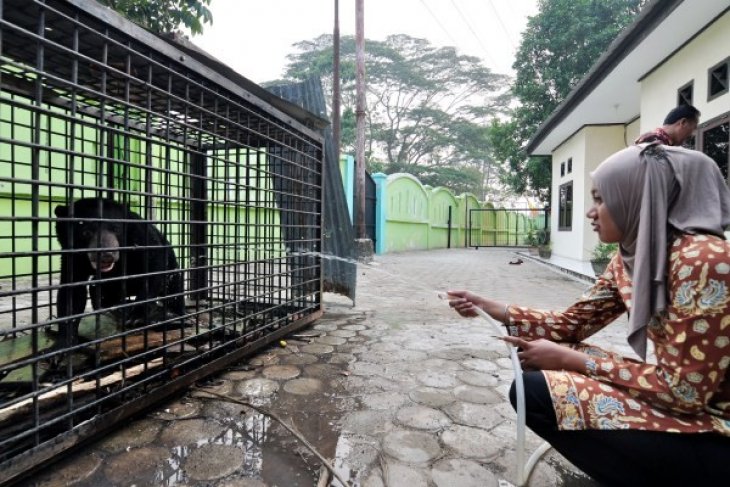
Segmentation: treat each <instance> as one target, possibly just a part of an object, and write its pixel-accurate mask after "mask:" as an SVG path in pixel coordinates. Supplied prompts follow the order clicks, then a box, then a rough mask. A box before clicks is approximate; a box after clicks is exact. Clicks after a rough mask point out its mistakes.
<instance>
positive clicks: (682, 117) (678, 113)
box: [662, 105, 700, 145]
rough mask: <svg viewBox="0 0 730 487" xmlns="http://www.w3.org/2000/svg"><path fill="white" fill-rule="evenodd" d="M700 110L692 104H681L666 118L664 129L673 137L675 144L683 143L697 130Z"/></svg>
mask: <svg viewBox="0 0 730 487" xmlns="http://www.w3.org/2000/svg"><path fill="white" fill-rule="evenodd" d="M699 122H700V111H699V110H697V109H696V108H695V107H693V106H692V105H679V106H678V107H676V108H674V109H673V110H672V111H671V112H669V113H668V114H667V116H666V118H665V119H664V126H663V127H662V128H663V129H664V131H665V132H666V133H667V134H669V136H670V137H672V140H673V141H674V144H675V145H682V144H683V143H684V142H685V141H686V140H687V139H689V138H690V137H691V136H692V133H693V132H694V131H695V130H697V124H698V123H699Z"/></svg>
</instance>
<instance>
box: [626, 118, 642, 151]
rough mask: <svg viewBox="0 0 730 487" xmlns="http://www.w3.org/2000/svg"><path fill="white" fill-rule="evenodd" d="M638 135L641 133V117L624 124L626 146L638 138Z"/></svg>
mask: <svg viewBox="0 0 730 487" xmlns="http://www.w3.org/2000/svg"><path fill="white" fill-rule="evenodd" d="M639 135H641V118H637V119H636V120H634V121H633V122H630V123H629V124H628V125H626V137H625V139H624V140H625V142H626V145H627V146H628V145H629V144H632V143H633V142H634V141H635V140H636V139H638V138H639Z"/></svg>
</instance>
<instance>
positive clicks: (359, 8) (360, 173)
mask: <svg viewBox="0 0 730 487" xmlns="http://www.w3.org/2000/svg"><path fill="white" fill-rule="evenodd" d="M364 12H365V8H364V0H355V63H356V68H357V72H356V84H355V88H356V92H357V106H356V110H355V115H356V130H357V138H356V144H355V167H356V170H355V173H356V174H357V177H356V178H355V195H356V197H357V202H356V205H357V209H358V211H356V212H355V214H356V215H357V222H356V234H357V238H359V239H366V238H367V233H366V232H365V20H364V18H365V13H364Z"/></svg>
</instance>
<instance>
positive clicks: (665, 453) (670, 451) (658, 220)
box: [449, 143, 730, 486]
mask: <svg viewBox="0 0 730 487" xmlns="http://www.w3.org/2000/svg"><path fill="white" fill-rule="evenodd" d="M591 176H592V179H593V188H592V196H593V206H592V207H591V208H590V210H589V211H588V213H587V217H588V218H589V219H590V220H591V223H592V225H593V229H594V230H595V231H596V232H597V233H598V238H599V239H600V240H601V241H603V242H606V243H611V242H617V243H619V249H620V251H619V252H618V253H617V255H616V256H614V258H613V260H612V261H611V263H610V264H609V266H608V268H607V270H606V272H605V273H604V274H603V275H602V276H601V277H600V278H598V280H597V282H596V284H595V285H594V286H593V287H592V288H591V289H590V290H589V291H588V292H587V293H586V294H585V295H584V296H583V297H582V298H581V299H580V300H579V301H578V302H577V303H575V304H574V305H573V306H571V307H570V308H568V309H567V310H565V311H562V312H555V311H540V310H535V309H530V308H525V307H520V306H515V305H505V304H502V303H498V302H496V301H493V300H491V299H488V298H484V297H480V296H477V295H476V294H474V293H471V292H468V291H450V292H449V294H451V299H450V305H451V306H452V307H453V308H454V309H455V310H456V311H457V312H458V313H460V314H461V315H462V316H475V315H476V312H475V311H474V307H480V308H482V309H483V310H484V311H486V312H487V313H489V314H490V315H491V316H492V317H494V318H496V319H498V320H502V321H503V322H504V323H505V324H506V325H507V328H508V330H509V334H510V335H511V336H510V337H508V338H505V340H507V341H508V342H509V343H511V344H513V345H515V346H517V347H519V348H520V349H521V351H520V352H519V353H518V356H519V358H520V361H521V362H522V365H523V368H524V369H525V370H527V372H525V374H524V376H523V379H524V383H525V396H526V407H527V424H528V426H529V427H530V428H531V429H532V430H533V431H535V432H536V433H537V434H538V435H540V436H542V437H543V438H544V439H545V440H547V441H548V442H549V443H550V444H551V445H552V446H553V447H554V448H555V449H557V450H558V451H559V452H560V453H562V454H563V455H564V456H565V457H566V458H567V459H568V460H570V461H571V462H573V463H574V464H575V465H576V466H578V467H579V468H580V469H581V470H583V471H584V472H586V473H587V474H588V475H590V476H591V477H593V478H594V479H595V480H597V481H598V482H600V483H602V484H606V485H631V486H634V485H730V374H728V373H727V369H728V365H730V243H728V242H727V241H726V240H725V237H724V233H723V230H724V229H725V227H726V226H728V224H730V191H728V188H727V185H726V183H725V181H724V179H723V177H722V175H721V173H720V171H719V169H718V167H717V165H716V164H715V163H714V161H712V159H710V158H709V157H707V156H705V155H704V154H702V153H701V152H697V151H691V150H687V149H683V148H681V147H669V146H662V145H657V144H656V143H655V144H649V145H638V146H632V147H629V148H626V149H624V150H622V151H620V152H618V153H616V154H614V155H613V156H611V157H609V158H608V159H606V160H605V161H604V162H603V163H601V164H600V165H599V167H598V168H597V169H596V171H594V172H593V173H592V174H591ZM624 312H627V313H629V332H628V342H629V344H630V345H631V346H632V348H633V349H634V350H635V351H636V353H637V355H638V356H639V357H641V358H642V359H643V361H638V360H633V359H629V358H625V357H621V356H619V355H617V354H614V353H611V352H608V351H605V350H602V349H600V348H598V347H595V346H590V345H587V344H584V343H582V340H584V339H585V338H587V337H589V336H590V335H592V334H594V333H595V332H597V331H598V330H600V329H601V328H603V327H604V326H606V325H607V324H608V323H610V322H611V321H613V320H615V319H616V318H617V317H619V316H620V315H621V314H623V313H624ZM647 341H651V342H653V345H654V350H655V355H656V362H654V361H652V362H651V363H649V362H646V361H645V357H646V348H647ZM556 342H560V344H558V343H556ZM510 400H511V401H512V404H513V405H514V404H515V394H514V384H513V386H512V390H511V391H510Z"/></svg>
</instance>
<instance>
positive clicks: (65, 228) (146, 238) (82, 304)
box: [55, 198, 185, 348]
mask: <svg viewBox="0 0 730 487" xmlns="http://www.w3.org/2000/svg"><path fill="white" fill-rule="evenodd" d="M72 205H73V208H71V207H69V206H57V207H56V209H55V214H56V217H57V220H56V237H57V238H58V242H59V243H60V244H61V247H62V248H63V250H64V252H63V254H62V256H61V285H60V287H59V290H58V296H57V299H56V309H57V314H58V317H59V318H64V317H66V316H75V315H78V314H80V313H83V312H84V309H85V308H86V302H87V287H88V291H89V294H90V295H91V303H92V307H93V308H94V309H95V310H101V309H106V308H111V307H114V306H118V305H123V304H130V306H124V307H120V308H119V309H118V311H120V312H121V313H122V317H123V321H124V324H125V325H130V326H135V325H136V326H139V325H144V324H149V323H150V322H152V321H154V320H155V319H159V318H160V317H162V318H163V319H164V318H167V316H165V314H164V313H162V311H163V310H167V312H168V315H169V314H173V315H177V316H182V315H183V314H184V312H185V300H184V298H183V295H182V292H183V280H182V275H181V272H179V271H178V272H170V271H176V270H177V269H178V263H177V258H176V257H175V252H174V250H173V248H172V246H171V245H170V243H169V242H168V241H167V239H166V238H165V236H164V235H163V234H162V232H160V231H159V230H158V229H157V227H155V226H154V225H153V224H151V223H149V222H147V221H145V220H143V219H142V218H141V217H140V216H139V215H138V214H137V213H135V212H133V211H131V210H130V209H129V208H128V207H127V206H126V205H123V204H121V203H118V202H116V201H114V200H111V199H103V198H85V199H80V200H77V201H75V202H74V203H72ZM72 209H73V212H72V211H71V210H72ZM72 215H73V216H72ZM90 279H91V280H90ZM168 296H170V297H168ZM132 297H134V298H135V299H134V300H132V299H131V298H132ZM145 301H147V302H145ZM133 303H138V304H133ZM79 322H80V318H78V317H76V318H72V319H69V320H66V321H62V322H61V323H60V324H59V334H58V340H57V343H56V345H57V348H64V347H68V346H71V345H74V344H76V343H78V328H79Z"/></svg>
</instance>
